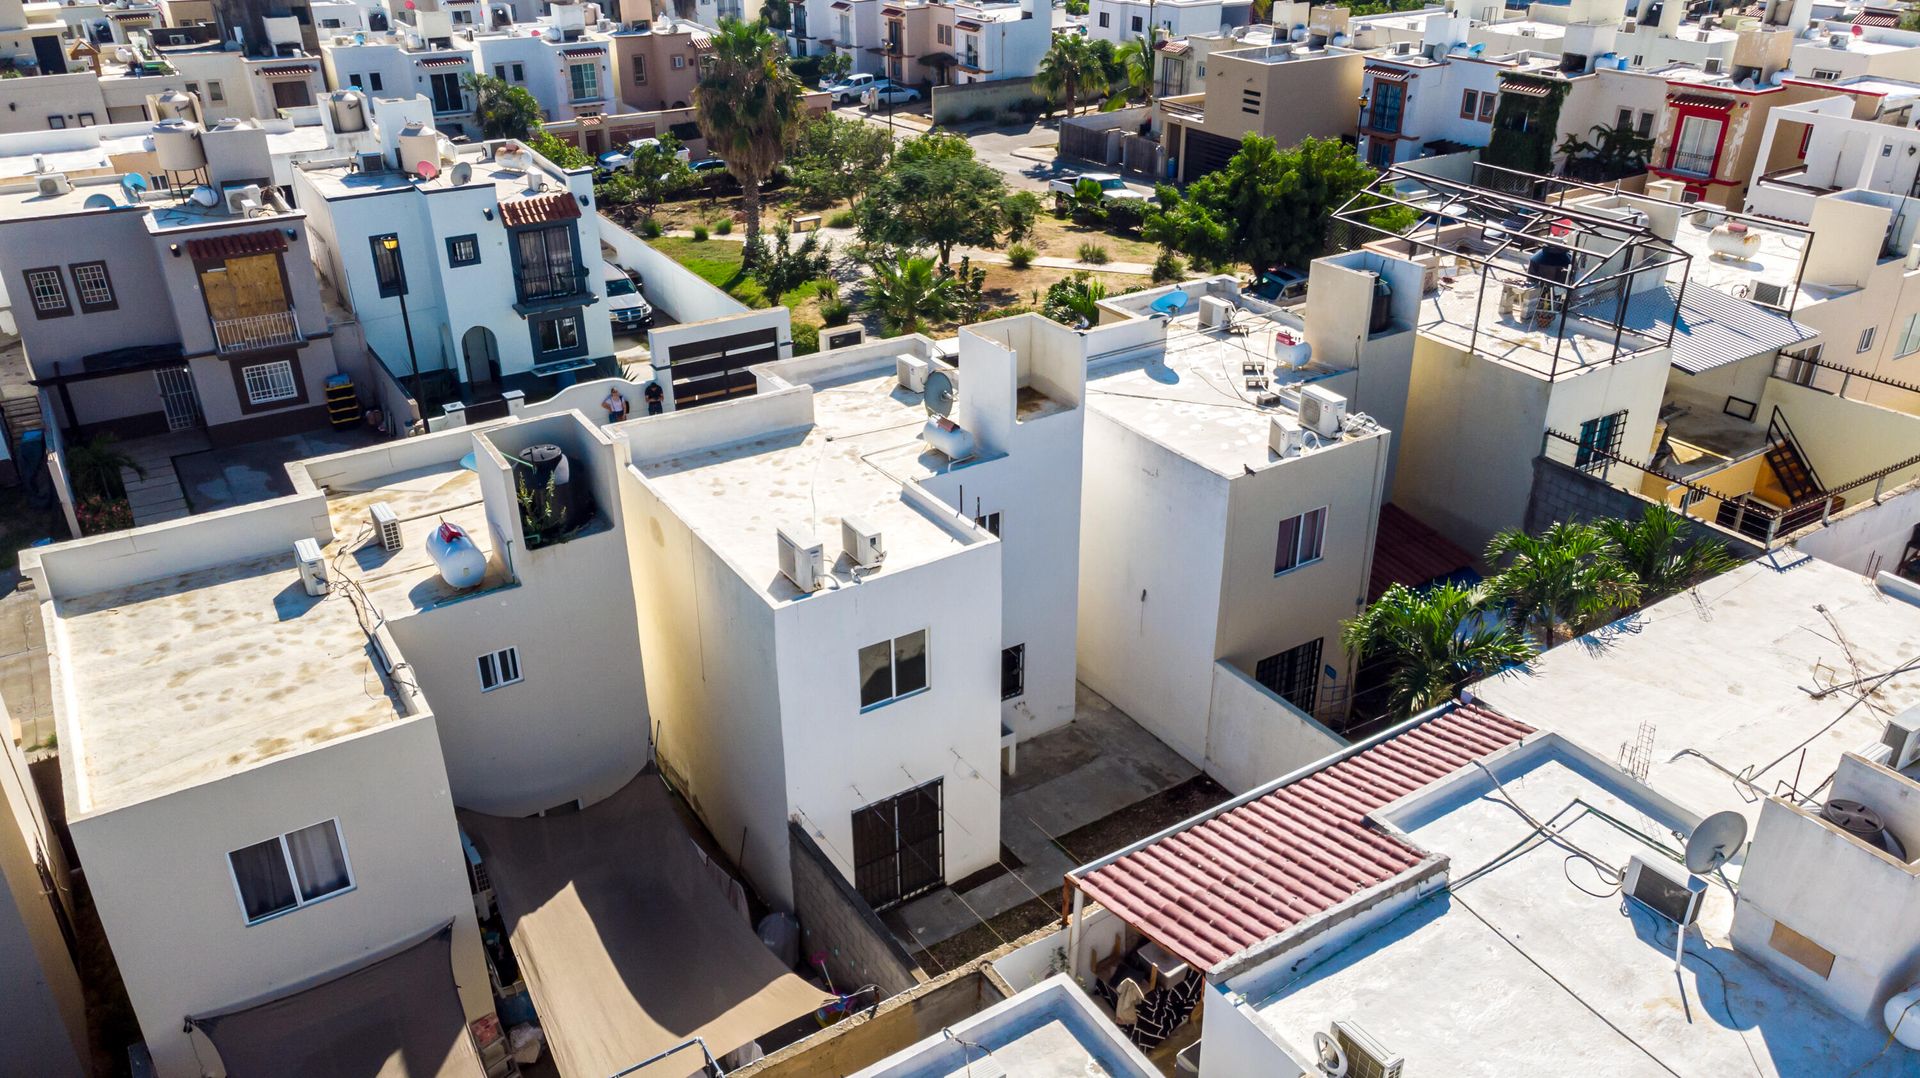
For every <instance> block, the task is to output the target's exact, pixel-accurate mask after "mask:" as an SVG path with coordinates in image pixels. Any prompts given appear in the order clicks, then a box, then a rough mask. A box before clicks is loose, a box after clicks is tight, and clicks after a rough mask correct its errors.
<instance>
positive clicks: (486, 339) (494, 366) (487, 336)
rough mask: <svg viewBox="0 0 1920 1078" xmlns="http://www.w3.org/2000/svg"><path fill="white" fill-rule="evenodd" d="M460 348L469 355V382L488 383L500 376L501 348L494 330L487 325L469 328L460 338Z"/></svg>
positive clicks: (473, 383)
mask: <svg viewBox="0 0 1920 1078" xmlns="http://www.w3.org/2000/svg"><path fill="white" fill-rule="evenodd" d="M460 350H461V351H462V352H463V353H465V355H466V357H467V381H468V383H470V384H472V385H486V384H488V383H490V382H493V381H495V380H497V379H498V378H499V377H500V348H499V345H498V344H497V343H496V342H495V341H494V338H493V331H492V330H490V329H488V328H487V327H485V326H475V327H473V328H472V329H470V330H468V331H467V332H466V334H465V335H464V336H462V337H461V338H460Z"/></svg>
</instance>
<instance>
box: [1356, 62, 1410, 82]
mask: <svg viewBox="0 0 1920 1078" xmlns="http://www.w3.org/2000/svg"><path fill="white" fill-rule="evenodd" d="M1366 71H1367V74H1369V75H1372V76H1373V81H1375V82H1405V81H1407V80H1408V79H1410V78H1412V77H1413V72H1411V71H1407V70H1405V69H1404V68H1398V67H1374V66H1373V65H1371V64H1369V65H1367V69H1366Z"/></svg>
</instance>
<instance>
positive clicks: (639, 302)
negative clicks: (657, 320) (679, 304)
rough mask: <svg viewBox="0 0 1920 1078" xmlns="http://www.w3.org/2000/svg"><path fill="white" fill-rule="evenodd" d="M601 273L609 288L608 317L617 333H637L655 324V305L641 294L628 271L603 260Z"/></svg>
mask: <svg viewBox="0 0 1920 1078" xmlns="http://www.w3.org/2000/svg"><path fill="white" fill-rule="evenodd" d="M600 272H601V276H602V278H603V279H604V280H605V282H606V287H607V317H608V318H610V319H612V321H613V329H614V332H616V333H637V332H639V331H640V330H643V329H645V328H647V327H648V326H650V325H652V324H653V304H651V303H648V302H647V299H646V297H645V296H643V295H641V294H640V288H639V286H638V285H636V284H634V283H633V278H631V277H629V276H627V271H626V270H625V269H624V268H622V267H621V266H620V265H618V264H617V263H614V262H608V261H605V260H602V261H601V263H600Z"/></svg>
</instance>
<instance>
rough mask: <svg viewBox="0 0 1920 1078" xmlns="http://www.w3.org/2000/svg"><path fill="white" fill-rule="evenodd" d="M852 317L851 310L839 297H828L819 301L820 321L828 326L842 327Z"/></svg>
mask: <svg viewBox="0 0 1920 1078" xmlns="http://www.w3.org/2000/svg"><path fill="white" fill-rule="evenodd" d="M852 317H853V308H852V307H849V306H848V305H847V301H846V300H844V299H841V298H840V297H839V296H830V297H828V298H826V299H823V300H821V301H820V320H821V321H822V322H825V323H826V324H827V325H829V326H844V325H846V324H847V321H848V320H849V319H851V318H852Z"/></svg>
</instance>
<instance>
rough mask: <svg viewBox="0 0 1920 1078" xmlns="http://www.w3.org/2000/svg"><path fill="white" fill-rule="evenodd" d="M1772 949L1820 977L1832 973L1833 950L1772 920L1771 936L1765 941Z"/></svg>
mask: <svg viewBox="0 0 1920 1078" xmlns="http://www.w3.org/2000/svg"><path fill="white" fill-rule="evenodd" d="M1767 942H1768V943H1770V944H1772V945H1773V949H1774V950H1776V951H1779V952H1780V953H1781V954H1783V955H1786V956H1787V957H1788V958H1791V959H1793V960H1794V961H1795V962H1798V963H1800V964H1801V965H1803V966H1805V967H1807V969H1809V970H1811V971H1813V972H1814V973H1817V974H1819V975H1820V976H1821V978H1822V979H1824V978H1826V977H1829V976H1831V975H1832V974H1833V952H1832V951H1829V950H1827V949H1826V948H1825V947H1822V946H1820V945H1819V944H1817V943H1815V942H1813V941H1812V940H1810V939H1808V938H1807V937H1805V936H1803V935H1801V934H1800V933H1798V932H1795V931H1794V930H1793V929H1791V928H1788V927H1787V926H1786V925H1784V924H1782V923H1781V922H1779V921H1775V922H1773V937H1772V938H1771V939H1769V940H1768V941H1767Z"/></svg>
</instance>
